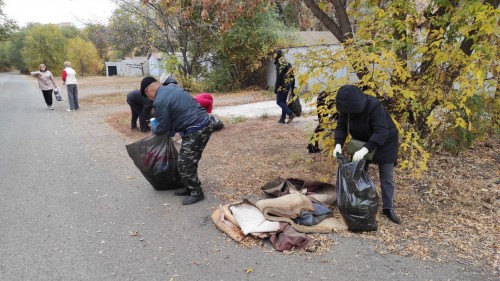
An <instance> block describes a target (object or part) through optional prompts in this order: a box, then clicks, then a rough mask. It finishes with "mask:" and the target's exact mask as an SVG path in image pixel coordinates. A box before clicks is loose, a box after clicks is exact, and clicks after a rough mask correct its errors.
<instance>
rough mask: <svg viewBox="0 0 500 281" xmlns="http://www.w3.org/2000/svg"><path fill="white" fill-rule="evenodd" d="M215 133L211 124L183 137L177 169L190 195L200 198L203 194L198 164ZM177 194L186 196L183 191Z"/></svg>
mask: <svg viewBox="0 0 500 281" xmlns="http://www.w3.org/2000/svg"><path fill="white" fill-rule="evenodd" d="M213 131H214V129H213V125H212V124H211V122H210V123H209V124H208V125H206V126H205V127H204V128H202V129H200V130H198V131H196V132H194V133H191V134H185V135H184V136H183V137H182V146H181V150H180V151H179V157H178V158H177V167H178V168H179V174H180V176H181V180H182V183H183V184H184V186H187V187H188V189H189V194H190V195H195V196H198V195H202V194H203V191H202V189H201V182H200V179H199V178H198V163H199V161H200V158H201V154H202V153H203V149H205V146H206V145H207V143H208V140H209V139H210V136H211V135H212V132H213ZM176 193H177V194H180V195H184V194H182V193H183V190H180V191H177V192H176ZM184 193H187V190H184Z"/></svg>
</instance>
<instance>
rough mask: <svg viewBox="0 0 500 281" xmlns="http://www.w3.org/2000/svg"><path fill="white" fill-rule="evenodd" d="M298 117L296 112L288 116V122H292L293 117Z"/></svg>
mask: <svg viewBox="0 0 500 281" xmlns="http://www.w3.org/2000/svg"><path fill="white" fill-rule="evenodd" d="M295 117H297V116H296V115H295V114H293V113H292V114H290V116H288V121H287V122H286V123H287V124H290V122H292V120H293V118H295Z"/></svg>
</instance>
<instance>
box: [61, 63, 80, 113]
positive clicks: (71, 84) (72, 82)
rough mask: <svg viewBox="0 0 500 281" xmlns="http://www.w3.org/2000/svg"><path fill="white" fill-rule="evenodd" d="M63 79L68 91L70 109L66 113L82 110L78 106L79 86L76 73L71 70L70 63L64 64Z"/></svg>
mask: <svg viewBox="0 0 500 281" xmlns="http://www.w3.org/2000/svg"><path fill="white" fill-rule="evenodd" d="M61 78H62V80H63V82H64V85H66V89H67V90H68V101H69V108H68V109H67V110H66V111H75V110H78V109H80V105H79V104H78V86H77V81H76V71H75V70H74V69H73V68H71V63H70V62H69V61H66V62H64V70H63V71H62V75H61Z"/></svg>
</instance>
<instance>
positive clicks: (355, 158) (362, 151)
mask: <svg viewBox="0 0 500 281" xmlns="http://www.w3.org/2000/svg"><path fill="white" fill-rule="evenodd" d="M366 154H368V148H366V147H363V148H361V149H360V150H358V151H356V152H355V153H354V155H353V156H352V161H359V160H361V159H363V157H365V156H366Z"/></svg>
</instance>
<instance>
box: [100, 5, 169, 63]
mask: <svg viewBox="0 0 500 281" xmlns="http://www.w3.org/2000/svg"><path fill="white" fill-rule="evenodd" d="M118 2H121V3H120V6H119V8H118V9H116V10H115V11H114V12H113V15H112V16H111V18H110V21H109V24H108V32H109V41H110V43H111V45H112V46H113V49H114V50H115V51H116V52H117V55H118V57H120V58H123V57H125V56H134V55H139V56H145V55H147V54H148V53H149V52H150V51H151V49H152V47H154V38H155V37H157V34H158V33H159V32H160V31H159V30H158V29H157V27H156V26H154V25H152V24H151V22H150V21H148V18H147V17H148V16H149V15H150V14H151V13H150V11H148V9H147V8H146V7H143V6H142V5H141V4H140V3H139V2H136V1H130V0H125V1H117V4H118Z"/></svg>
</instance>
